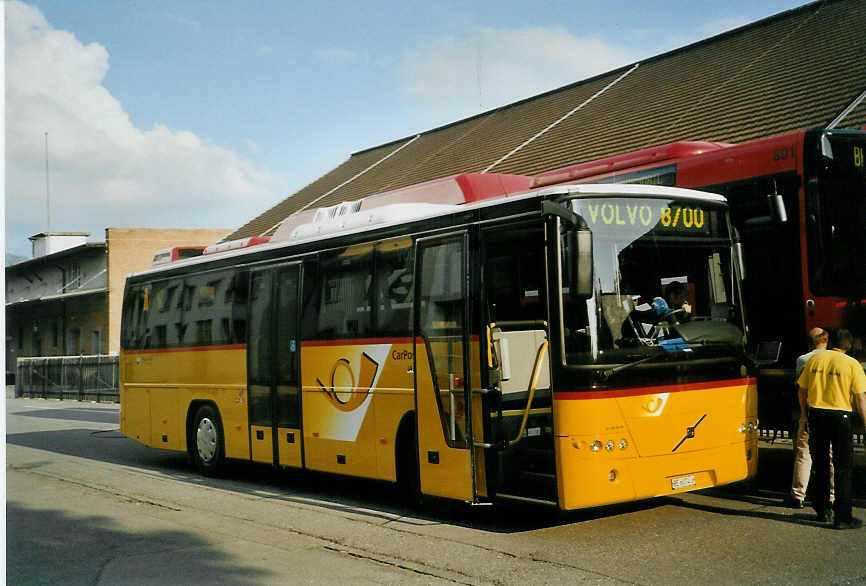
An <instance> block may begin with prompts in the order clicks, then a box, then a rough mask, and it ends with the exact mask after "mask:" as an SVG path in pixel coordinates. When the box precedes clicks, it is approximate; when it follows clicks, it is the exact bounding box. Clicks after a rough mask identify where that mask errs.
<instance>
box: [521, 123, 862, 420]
mask: <svg viewBox="0 0 866 586" xmlns="http://www.w3.org/2000/svg"><path fill="white" fill-rule="evenodd" d="M563 182H569V183H581V182H592V183H599V182H611V183H647V184H656V185H668V186H677V187H688V188H693V189H701V190H703V191H709V192H714V193H718V194H720V195H724V196H725V197H726V198H727V200H728V202H729V205H730V210H731V219H732V222H733V224H734V226H735V228H736V230H737V231H738V232H739V236H740V239H741V242H742V244H743V251H744V256H745V279H744V295H745V301H746V310H747V321H748V324H749V328H750V332H749V333H750V335H749V339H750V340H751V341H752V345H753V346H752V351H754V352H757V351H758V347H759V346H760V344H761V343H762V342H763V343H765V345H764V346H763V347H762V348H763V349H765V350H766V349H767V348H769V349H771V350H772V351H771V352H770V356H769V359H767V360H766V361H765V362H766V363H765V364H764V368H763V369H762V376H761V382H762V383H763V386H764V389H770V388H773V387H775V388H778V389H780V390H785V391H787V392H789V391H790V389H791V388H793V382H792V379H793V368H794V361H795V358H796V356H797V355H799V354H801V353H802V352H804V351H805V350H806V342H807V340H806V336H805V333H806V331H807V330H808V329H809V328H812V327H814V326H829V327H840V326H841V327H846V328H848V329H850V330H851V331H852V333H853V334H854V336H855V338H856V340H857V342H856V347H855V350H854V354H855V356H856V357H857V358H859V359H860V360H861V361H863V360H864V359H866V355H864V349H863V340H864V334H866V261H864V259H866V132H864V131H862V130H861V131H855V130H831V129H812V130H806V131H800V132H795V133H792V134H786V135H783V136H774V137H770V138H764V139H760V140H755V141H752V142H748V143H743V144H734V145H729V144H722V143H707V142H678V143H673V144H667V145H663V146H658V147H653V148H648V149H644V150H641V151H635V152H632V153H626V154H621V155H617V156H614V157H609V158H606V159H601V160H598V161H591V162H586V163H581V164H578V165H573V166H570V167H565V168H562V169H557V170H554V171H548V172H545V173H541V174H539V175H537V176H536V177H535V178H534V182H533V187H543V186H547V185H553V184H557V183H563ZM774 196H779V197H774ZM678 220H679V219H676V218H671V221H672V222H673V221H678ZM776 343H780V345H777V344H776ZM765 358H766V356H765ZM774 383H775V384H774ZM763 394H764V392H763V390H762V395H763ZM786 415H787V414H786ZM765 416H766V414H765ZM780 416H782V415H781V414H780ZM767 423H769V422H767Z"/></svg>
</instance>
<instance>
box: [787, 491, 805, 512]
mask: <svg viewBox="0 0 866 586" xmlns="http://www.w3.org/2000/svg"><path fill="white" fill-rule="evenodd" d="M783 504H784V505H785V506H786V507H788V508H789V509H802V508H803V501H801V500H800V499H798V498H797V497H795V496H794V495H793V494H789V495H788V496H786V497H785V502H784V503H783Z"/></svg>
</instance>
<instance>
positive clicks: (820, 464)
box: [809, 409, 830, 521]
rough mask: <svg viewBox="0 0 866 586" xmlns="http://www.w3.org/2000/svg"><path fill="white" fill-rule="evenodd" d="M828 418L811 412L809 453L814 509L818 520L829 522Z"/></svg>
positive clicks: (814, 411)
mask: <svg viewBox="0 0 866 586" xmlns="http://www.w3.org/2000/svg"><path fill="white" fill-rule="evenodd" d="M827 423H828V421H827V417H826V416H824V415H822V414H820V413H819V412H818V411H817V410H814V409H813V410H811V411H810V412H809V451H810V452H811V454H812V468H813V469H814V470H815V494H814V502H813V503H812V507H814V509H815V512H816V513H818V519H819V520H821V521H825V520H828V519H827V518H826V515H827V514H828V513H829V511H830V436H829V433H828V429H827Z"/></svg>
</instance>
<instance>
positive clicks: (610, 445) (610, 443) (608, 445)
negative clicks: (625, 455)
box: [604, 440, 613, 452]
mask: <svg viewBox="0 0 866 586" xmlns="http://www.w3.org/2000/svg"><path fill="white" fill-rule="evenodd" d="M604 449H605V450H607V451H608V452H612V451H613V440H607V443H606V444H604Z"/></svg>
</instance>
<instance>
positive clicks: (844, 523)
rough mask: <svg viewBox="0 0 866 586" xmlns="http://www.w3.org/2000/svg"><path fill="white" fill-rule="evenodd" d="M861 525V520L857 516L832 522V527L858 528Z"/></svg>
mask: <svg viewBox="0 0 866 586" xmlns="http://www.w3.org/2000/svg"><path fill="white" fill-rule="evenodd" d="M862 526H863V521H861V520H860V519H858V518H857V517H851V520H850V521H838V520H837V521H836V522H835V523H833V529H859V528H860V527H862Z"/></svg>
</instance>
